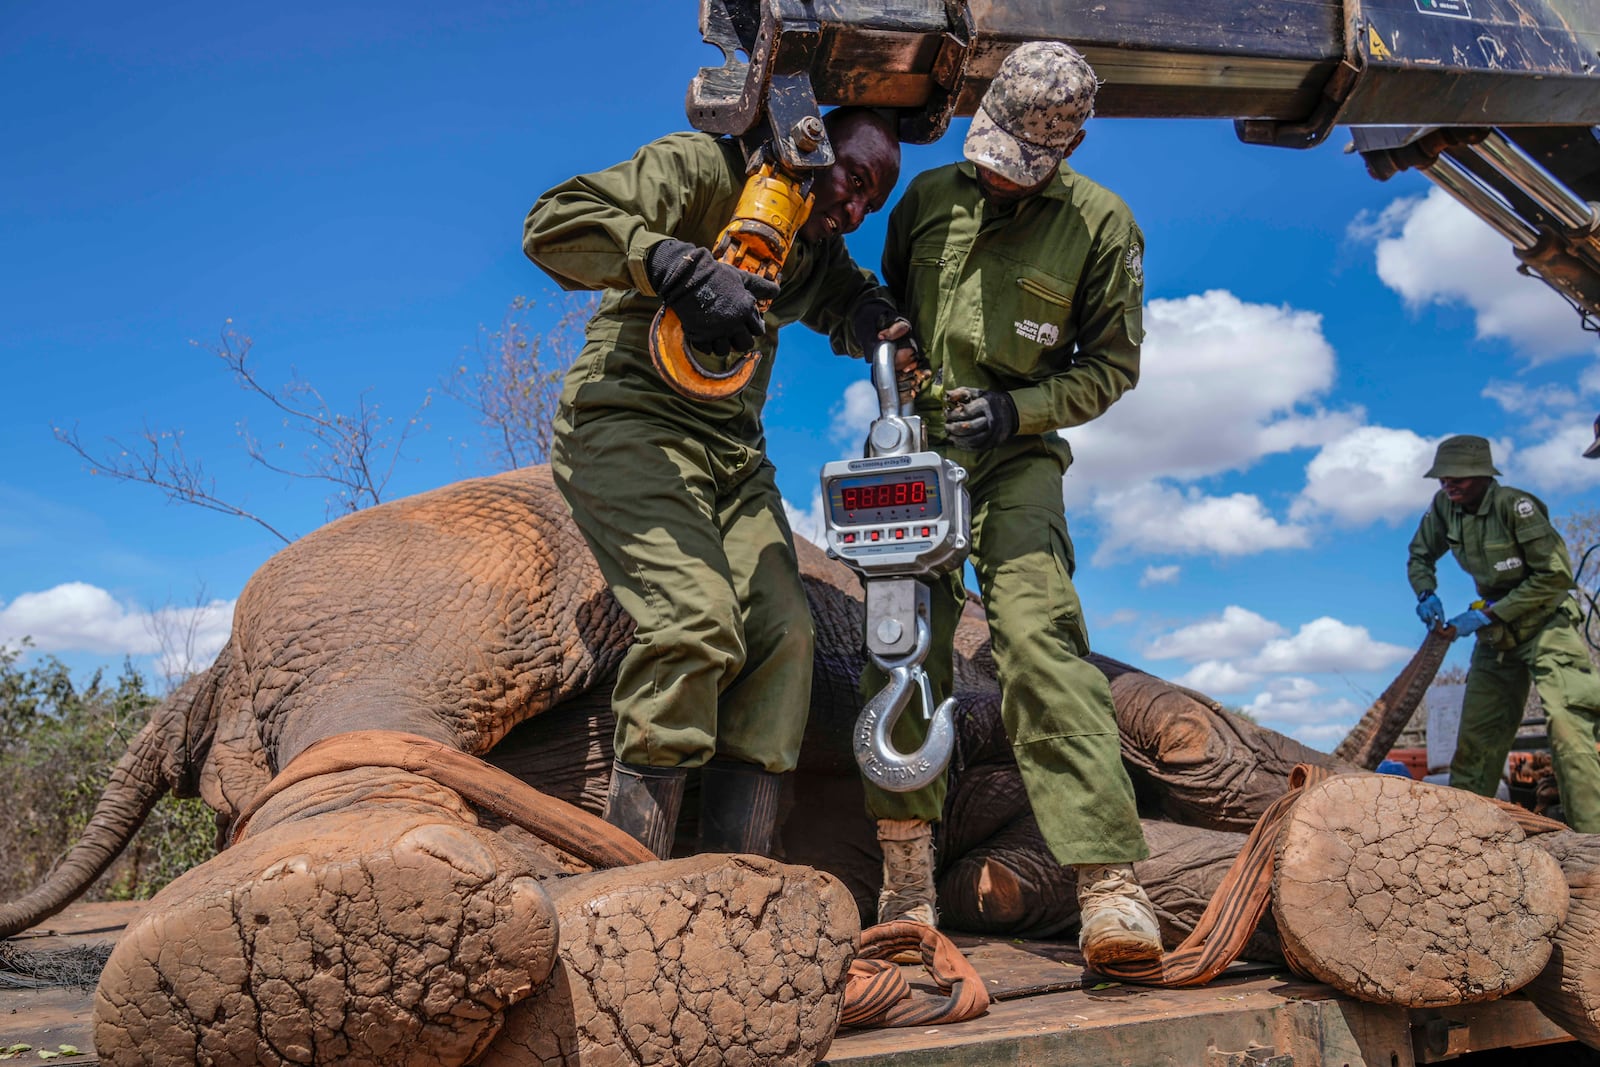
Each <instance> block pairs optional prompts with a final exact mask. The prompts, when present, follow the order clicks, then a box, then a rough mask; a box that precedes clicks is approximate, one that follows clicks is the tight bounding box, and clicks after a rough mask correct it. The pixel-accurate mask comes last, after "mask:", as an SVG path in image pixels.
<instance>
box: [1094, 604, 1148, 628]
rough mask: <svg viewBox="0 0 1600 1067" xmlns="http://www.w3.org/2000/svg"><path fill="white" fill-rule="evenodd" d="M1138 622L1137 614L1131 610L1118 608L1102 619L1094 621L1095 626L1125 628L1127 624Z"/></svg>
mask: <svg viewBox="0 0 1600 1067" xmlns="http://www.w3.org/2000/svg"><path fill="white" fill-rule="evenodd" d="M1138 621H1139V613H1138V612H1137V611H1135V610H1134V609H1133V608H1118V609H1117V610H1116V611H1113V612H1112V613H1111V614H1110V615H1107V616H1106V617H1105V618H1104V619H1098V618H1097V619H1095V625H1096V626H1108V627H1109V626H1127V625H1128V624H1129V623H1134V622H1138Z"/></svg>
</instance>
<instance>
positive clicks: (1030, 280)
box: [979, 263, 1076, 378]
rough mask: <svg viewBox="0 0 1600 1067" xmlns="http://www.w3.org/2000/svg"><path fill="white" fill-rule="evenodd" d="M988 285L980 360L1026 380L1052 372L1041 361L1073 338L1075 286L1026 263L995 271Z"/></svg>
mask: <svg viewBox="0 0 1600 1067" xmlns="http://www.w3.org/2000/svg"><path fill="white" fill-rule="evenodd" d="M996 273H997V274H999V277H998V278H997V279H995V282H994V283H991V284H989V285H985V286H984V295H985V298H986V303H987V306H986V307H985V309H984V318H985V320H986V321H985V326H986V329H985V331H984V333H985V337H984V348H983V355H982V356H981V357H980V359H979V362H981V363H986V364H988V365H989V366H992V367H995V368H997V369H999V370H1002V371H1005V372H1006V373H1008V374H1012V375H1016V376H1018V377H1022V378H1033V377H1039V376H1042V375H1046V374H1052V373H1054V372H1055V371H1056V370H1057V369H1058V368H1057V367H1056V366H1055V364H1054V361H1051V362H1049V363H1042V362H1041V359H1040V357H1041V356H1043V355H1044V353H1046V352H1048V351H1050V350H1051V349H1053V348H1057V347H1059V346H1060V345H1061V344H1063V343H1064V342H1065V341H1066V340H1068V337H1069V324H1070V323H1071V320H1072V292H1073V289H1074V288H1075V287H1076V285H1075V282H1073V281H1071V280H1068V279H1065V278H1061V277H1059V276H1057V275H1054V274H1048V273H1046V272H1044V271H1041V270H1039V269H1038V268H1036V267H1032V266H1029V265H1026V264H1021V263H1018V264H1014V265H1011V266H1010V267H1009V269H1002V270H1000V271H997V272H996Z"/></svg>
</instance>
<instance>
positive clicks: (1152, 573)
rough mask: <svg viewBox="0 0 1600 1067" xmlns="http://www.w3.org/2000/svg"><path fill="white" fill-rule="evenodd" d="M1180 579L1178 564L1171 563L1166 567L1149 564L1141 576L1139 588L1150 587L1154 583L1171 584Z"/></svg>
mask: <svg viewBox="0 0 1600 1067" xmlns="http://www.w3.org/2000/svg"><path fill="white" fill-rule="evenodd" d="M1177 580H1178V565H1177V564H1176V563H1169V564H1167V565H1166V566H1165V567H1156V566H1149V567H1146V568H1145V569H1144V573H1143V574H1142V575H1140V576H1139V588H1140V589H1148V588H1149V587H1150V586H1152V585H1171V584H1172V583H1173V582H1175V581H1177Z"/></svg>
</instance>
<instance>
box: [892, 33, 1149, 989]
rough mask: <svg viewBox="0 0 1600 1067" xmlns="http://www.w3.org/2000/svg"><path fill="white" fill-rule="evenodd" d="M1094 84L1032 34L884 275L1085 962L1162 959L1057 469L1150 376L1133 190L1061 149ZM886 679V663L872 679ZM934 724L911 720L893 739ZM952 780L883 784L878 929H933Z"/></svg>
mask: <svg viewBox="0 0 1600 1067" xmlns="http://www.w3.org/2000/svg"><path fill="white" fill-rule="evenodd" d="M1097 85H1098V83H1097V82H1096V79H1095V75H1094V71H1093V70H1092V69H1091V68H1090V67H1089V64H1088V63H1087V62H1086V61H1085V60H1084V58H1083V57H1082V56H1081V55H1079V54H1078V53H1077V52H1076V51H1075V50H1073V49H1072V48H1069V47H1067V46H1066V45H1062V44H1053V43H1039V44H1028V45H1024V46H1022V47H1021V48H1018V49H1017V50H1016V51H1014V52H1013V53H1012V54H1011V55H1010V56H1008V57H1007V58H1006V60H1005V62H1004V63H1003V64H1002V65H1001V67H1000V71H999V73H998V74H997V75H996V77H995V79H994V81H993V82H992V83H991V84H990V87H989V89H988V91H987V93H986V94H985V96H984V98H983V101H982V104H981V106H980V109H979V111H978V113H977V115H975V116H974V118H973V120H972V127H971V130H970V132H969V133H968V136H967V140H966V145H965V155H966V157H967V160H968V162H963V163H959V164H955V165H952V166H947V167H943V168H939V169H936V170H933V171H930V172H928V173H926V174H922V175H919V176H918V177H917V178H916V180H915V181H913V182H912V183H911V186H910V188H909V189H907V191H906V194H905V197H904V199H902V200H901V201H900V203H899V204H897V205H896V206H895V209H894V211H893V213H892V214H891V216H890V219H889V232H888V238H887V241H886V244H885V247H884V253H883V278H884V283H885V284H886V285H887V286H888V287H889V289H890V291H891V293H893V295H894V299H895V302H896V303H897V304H898V305H899V306H900V307H901V308H903V309H905V311H906V312H907V314H909V315H910V317H911V321H912V324H913V327H914V331H915V333H916V336H917V337H918V339H919V340H920V341H921V342H922V344H923V346H924V348H925V350H926V352H927V354H928V358H929V361H930V363H931V366H932V370H933V377H932V379H931V380H930V381H929V382H928V384H927V385H926V386H925V387H924V388H923V389H922V391H921V392H920V393H919V395H918V398H917V409H918V413H919V414H921V415H922V416H923V417H924V419H925V420H927V425H928V426H929V428H930V437H931V439H932V441H933V443H934V445H935V447H937V448H938V449H939V451H940V452H941V453H943V454H945V455H947V456H949V457H950V458H951V459H954V460H955V461H956V462H958V463H960V464H961V465H962V466H963V467H965V468H966V469H967V472H968V474H969V479H968V483H967V484H968V488H969V489H970V491H971V494H972V524H973V531H972V534H973V536H972V557H971V558H972V564H973V567H974V569H975V571H976V573H977V577H978V584H979V587H980V589H981V591H982V595H983V603H984V607H985V608H986V609H987V612H988V617H989V628H990V631H991V633H992V634H993V638H994V657H995V663H996V666H997V667H998V668H999V676H1000V686H1001V714H1002V717H1003V718H1004V721H1005V726H1006V732H1007V733H1008V735H1009V736H1010V739H1011V743H1012V746H1013V749H1014V751H1015V754H1016V759H1017V765H1018V767H1019V768H1020V770H1021V772H1022V781H1023V784H1024V786H1025V787H1026V788H1027V791H1028V798H1029V800H1030V801H1031V803H1032V805H1033V812H1034V815H1035V817H1036V818H1037V820H1038V823H1039V829H1040V831H1041V832H1042V833H1043V835H1044V839H1045V841H1046V842H1047V843H1048V844H1049V846H1050V849H1051V852H1052V853H1053V854H1054V855H1055V858H1056V859H1057V860H1058V861H1059V862H1060V863H1062V864H1065V865H1071V866H1073V867H1075V868H1076V875H1077V879H1078V896H1079V903H1080V907H1081V912H1082V918H1083V929H1082V934H1081V935H1080V943H1081V944H1082V945H1083V947H1084V951H1085V954H1086V955H1087V957H1088V958H1089V960H1090V962H1091V963H1093V962H1106V961H1109V960H1114V959H1144V958H1151V957H1154V956H1157V955H1159V954H1160V951H1161V941H1160V936H1159V930H1158V927H1157V924H1156V918H1155V914H1154V912H1153V911H1152V909H1151V907H1150V902H1149V900H1148V899H1147V898H1146V897H1145V894H1144V891H1143V889H1141V888H1140V887H1139V885H1138V882H1137V880H1136V879H1135V878H1134V875H1133V867H1132V862H1133V861H1134V860H1138V859H1142V858H1144V857H1145V856H1146V855H1147V854H1148V849H1147V848H1146V846H1145V841H1144V835H1143V833H1142V831H1141V830H1140V827H1139V817H1138V812H1137V811H1136V809H1135V807H1134V797H1133V786H1132V783H1131V782H1130V780H1129V778H1128V774H1127V771H1126V770H1125V769H1124V768H1123V766H1122V759H1121V755H1120V745H1119V742H1118V736H1117V725H1116V719H1115V712H1114V709H1113V707H1112V703H1111V690H1110V687H1109V686H1108V684H1107V682H1106V679H1105V677H1104V676H1103V675H1102V674H1101V673H1100V672H1099V671H1098V670H1096V669H1095V668H1094V667H1093V666H1091V665H1090V664H1089V663H1087V662H1085V661H1084V660H1083V659H1082V658H1081V657H1083V656H1084V655H1086V654H1087V653H1088V651H1089V636H1088V631H1087V629H1086V627H1085V625H1084V619H1083V611H1082V608H1081V606H1080V604H1079V602H1078V596H1077V593H1076V592H1075V591H1074V589H1073V585H1072V574H1073V569H1074V559H1073V550H1072V541H1071V539H1070V538H1069V537H1068V535H1067V524H1066V519H1065V517H1064V516H1063V502H1062V493H1061V479H1062V475H1063V474H1064V473H1065V472H1066V469H1067V466H1068V464H1070V463H1071V462H1072V452H1071V449H1070V448H1068V446H1067V442H1066V441H1064V440H1062V439H1061V437H1059V436H1058V435H1057V434H1056V433H1055V432H1054V431H1056V430H1057V429H1059V428H1062V427H1067V426H1078V425H1081V424H1083V423H1086V422H1089V421H1090V420H1092V419H1094V418H1096V417H1098V416H1099V415H1100V414H1102V413H1103V412H1104V411H1105V410H1106V409H1107V408H1108V407H1110V406H1111V404H1112V403H1113V402H1114V401H1116V399H1117V398H1118V397H1120V396H1121V395H1122V394H1123V393H1124V392H1126V391H1127V390H1129V389H1131V388H1133V386H1134V384H1135V383H1136V382H1137V381H1138V377H1139V345H1140V342H1141V341H1142V340H1143V337H1144V329H1143V319H1142V316H1143V304H1144V266H1143V254H1144V237H1143V235H1142V234H1141V233H1140V231H1139V227H1138V226H1137V225H1136V224H1135V222H1134V220H1133V215H1132V213H1131V212H1129V210H1128V208H1127V206H1126V205H1125V204H1124V203H1123V202H1122V201H1121V200H1120V199H1119V198H1117V197H1116V196H1114V195H1113V194H1111V193H1110V192H1108V191H1106V190H1105V189H1103V188H1101V187H1100V186H1098V185H1096V184H1095V183H1094V182H1091V181H1089V180H1088V179H1087V178H1084V177H1082V176H1081V175H1078V174H1075V173H1073V172H1072V171H1071V170H1070V169H1069V168H1067V167H1066V166H1064V165H1063V164H1062V161H1063V160H1064V159H1065V158H1066V157H1067V156H1068V155H1069V154H1070V153H1071V152H1072V151H1073V149H1075V148H1076V147H1077V145H1078V144H1079V142H1081V140H1082V139H1083V130H1082V125H1083V122H1084V120H1085V119H1087V118H1088V117H1089V115H1090V114H1091V113H1092V111H1093V103H1094V94H1095V90H1096V88H1097ZM964 594H965V591H964V589H963V584H962V579H961V575H960V574H959V573H958V574H955V575H951V576H950V578H949V579H948V580H947V581H946V582H945V583H944V584H943V585H942V586H940V587H938V588H936V589H935V590H934V596H933V605H932V619H931V622H932V629H933V633H934V645H933V651H932V653H931V654H930V655H929V657H928V669H929V673H930V675H932V677H933V682H934V688H935V690H936V696H935V700H938V699H942V698H943V697H944V695H945V694H946V693H948V691H949V689H950V684H951V673H952V662H951V660H952V644H953V639H954V632H955V626H956V623H957V621H958V619H959V617H960V614H961V608H962V604H963V602H964ZM882 684H883V677H882V675H881V673H879V672H877V671H876V670H869V672H868V674H867V675H866V676H865V677H864V678H863V690H864V691H865V692H869V693H870V692H872V691H875V690H877V689H878V688H880V687H881V686H882ZM924 731H925V724H924V723H922V722H920V721H919V720H918V719H917V718H916V717H915V716H902V717H901V719H900V720H899V723H898V724H897V733H896V736H895V742H896V745H897V747H899V748H900V749H901V750H902V751H907V750H910V749H911V748H912V747H914V746H916V745H919V744H920V743H921V741H922V736H923V734H924ZM944 787H945V783H944V781H943V780H942V779H941V780H940V781H938V782H936V783H934V784H933V785H931V786H928V787H926V788H925V789H923V790H920V791H917V792H913V793H890V792H885V791H882V790H879V789H876V788H873V787H872V786H871V785H870V783H869V785H868V788H867V792H868V801H867V806H868V810H869V811H870V812H871V814H872V815H873V816H874V817H875V818H876V819H877V820H878V837H879V841H880V843H881V844H882V846H883V852H884V892H883V894H882V896H881V897H880V899H879V921H887V920H889V919H893V918H908V919H914V920H918V921H922V922H927V923H930V924H931V923H934V922H935V920H936V912H935V908H934V881H933V856H932V833H931V827H930V826H929V824H930V823H931V822H933V821H935V820H937V819H938V818H939V815H940V811H941V809H942V806H943V800H944Z"/></svg>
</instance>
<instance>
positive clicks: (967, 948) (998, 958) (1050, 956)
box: [904, 933, 1283, 1000]
mask: <svg viewBox="0 0 1600 1067" xmlns="http://www.w3.org/2000/svg"><path fill="white" fill-rule="evenodd" d="M948 936H949V938H950V940H951V941H953V942H955V945H956V947H957V948H959V949H961V951H962V953H963V954H965V955H966V957H967V959H968V960H970V961H971V962H972V965H973V967H974V968H976V969H977V971H978V973H979V974H981V975H982V976H983V980H984V982H985V983H986V985H987V986H988V989H989V996H990V997H991V998H993V999H994V1000H1014V999H1016V998H1017V997H1031V996H1038V995H1040V994H1044V993H1062V992H1066V991H1068V990H1073V989H1082V988H1083V986H1084V971H1083V954H1082V953H1081V952H1079V951H1078V948H1077V945H1076V944H1074V943H1072V942H1068V941H1022V940H1018V939H1010V940H1001V939H997V938H991V937H978V936H974V935H970V934H956V933H951V934H949V935H948ZM1282 970H1283V968H1282V966H1281V965H1277V964H1270V963H1256V962H1254V961H1250V960H1241V961H1239V962H1237V963H1234V964H1231V965H1230V966H1229V967H1228V969H1227V971H1226V972H1224V977H1229V978H1237V977H1243V976H1246V975H1253V974H1270V973H1272V972H1274V971H1282ZM904 974H905V977H906V980H907V981H909V982H911V983H912V984H913V985H916V984H917V983H919V982H921V981H922V978H921V974H922V970H921V968H920V967H908V968H905V969H904ZM1089 984H1090V985H1091V986H1095V985H1102V980H1101V979H1099V978H1096V977H1094V976H1091V977H1090V980H1089ZM1111 984H1112V985H1115V984H1116V983H1111Z"/></svg>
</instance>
